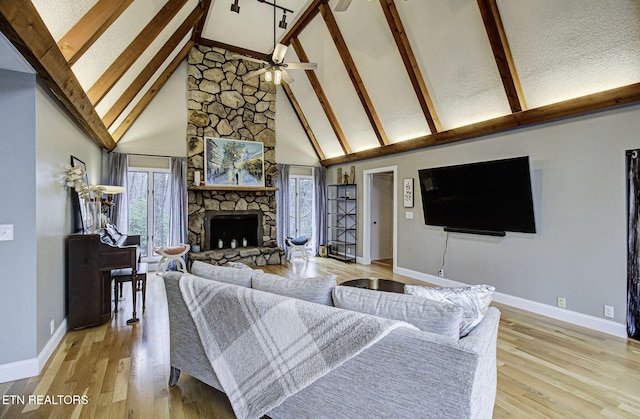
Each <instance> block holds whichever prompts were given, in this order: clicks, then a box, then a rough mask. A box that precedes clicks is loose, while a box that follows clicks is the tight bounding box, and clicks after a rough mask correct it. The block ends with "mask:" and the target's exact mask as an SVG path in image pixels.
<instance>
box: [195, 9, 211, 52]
mask: <svg viewBox="0 0 640 419" xmlns="http://www.w3.org/2000/svg"><path fill="white" fill-rule="evenodd" d="M210 8H211V0H200V9H201V10H202V18H201V19H200V20H199V21H198V24H197V25H196V27H195V29H194V30H193V35H192V36H191V39H192V40H193V41H194V42H199V41H200V38H202V30H203V29H204V24H205V22H206V21H207V16H209V9H210Z"/></svg>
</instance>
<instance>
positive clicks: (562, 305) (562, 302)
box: [558, 297, 567, 308]
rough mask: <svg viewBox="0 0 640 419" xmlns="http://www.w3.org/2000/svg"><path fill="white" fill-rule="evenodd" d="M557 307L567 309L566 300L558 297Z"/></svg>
mask: <svg viewBox="0 0 640 419" xmlns="http://www.w3.org/2000/svg"><path fill="white" fill-rule="evenodd" d="M558 307H560V308H567V299H566V298H564V297H558Z"/></svg>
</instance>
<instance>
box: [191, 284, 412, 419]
mask: <svg viewBox="0 0 640 419" xmlns="http://www.w3.org/2000/svg"><path fill="white" fill-rule="evenodd" d="M180 290H181V291H182V295H183V298H184V300H185V302H186V304H187V306H188V308H189V311H190V312H191V315H192V317H193V320H194V322H195V324H196V328H197V330H198V333H199V335H200V339H201V341H202V344H203V346H204V349H205V352H206V354H207V357H208V358H209V361H210V362H211V365H212V367H213V369H214V371H215V373H216V375H217V377H218V380H219V381H220V384H222V387H223V389H224V391H225V393H226V394H227V397H229V400H230V401H231V405H232V407H233V410H234V412H235V414H236V416H237V417H238V418H240V419H242V418H259V417H261V416H262V415H264V414H266V413H267V412H269V411H270V410H271V409H273V408H274V407H276V406H278V405H279V404H280V403H282V402H283V401H284V400H285V399H286V398H287V397H289V396H290V395H292V394H295V393H296V392H297V391H299V390H302V389H303V388H305V387H307V386H308V385H310V384H311V383H313V382H314V381H315V380H317V379H318V378H320V377H322V376H323V375H325V374H326V373H328V372H329V371H331V370H332V369H333V368H335V367H338V366H340V365H341V364H342V363H344V362H345V361H347V360H349V359H350V358H352V357H353V356H355V355H357V354H358V353H360V352H361V351H363V350H364V349H366V348H368V347H369V346H371V345H373V344H374V343H375V342H377V341H378V340H380V339H381V338H382V337H384V336H385V335H386V334H387V333H389V332H390V331H391V330H393V329H395V328H396V327H399V326H405V327H413V326H411V325H409V324H407V323H404V322H398V321H394V320H387V319H383V318H380V317H375V316H370V315H366V314H361V313H356V312H351V311H347V310H341V309H336V308H331V307H327V306H323V305H320V304H313V303H310V302H307V301H302V300H296V299H293V298H286V297H282V296H279V295H275V294H269V293H266V292H261V291H257V290H251V289H249V288H244V287H238V286H235V285H229V284H223V283H220V282H216V281H211V280H207V279H203V278H200V277H197V276H194V275H191V274H184V275H182V277H181V279H180Z"/></svg>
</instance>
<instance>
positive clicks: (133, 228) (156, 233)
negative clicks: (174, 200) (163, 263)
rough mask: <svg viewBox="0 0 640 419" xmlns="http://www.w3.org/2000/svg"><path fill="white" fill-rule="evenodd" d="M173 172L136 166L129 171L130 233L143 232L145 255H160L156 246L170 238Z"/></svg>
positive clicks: (151, 257) (142, 249) (140, 233)
mask: <svg viewBox="0 0 640 419" xmlns="http://www.w3.org/2000/svg"><path fill="white" fill-rule="evenodd" d="M170 177H171V173H170V172H169V170H162V169H148V170H145V169H138V168H136V169H132V170H129V172H128V190H127V195H128V203H129V208H128V214H129V220H128V222H129V230H128V231H129V234H139V235H140V250H141V252H142V257H143V258H145V260H147V261H150V260H153V259H157V258H159V257H160V256H158V255H156V254H154V253H153V248H154V246H166V245H167V244H168V239H169V197H170V194H171V190H170V189H171V187H170V182H169V181H170Z"/></svg>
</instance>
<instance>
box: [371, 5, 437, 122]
mask: <svg viewBox="0 0 640 419" xmlns="http://www.w3.org/2000/svg"><path fill="white" fill-rule="evenodd" d="M380 5H381V6H382V10H383V11H384V16H385V17H386V19H387V23H388V24H389V29H391V34H392V35H393V39H394V40H395V41H396V46H397V47H398V52H400V57H402V62H403V63H404V67H405V68H406V70H407V75H408V76H409V80H411V85H412V86H413V90H414V91H415V93H416V97H417V98H418V103H419V104H420V108H421V109H422V114H423V115H424V118H425V119H426V120H427V125H428V126H429V130H430V131H431V133H436V132H439V131H442V125H441V124H440V119H439V118H438V113H437V112H436V107H435V105H434V104H433V101H432V100H431V95H429V90H428V89H427V85H426V83H425V82H424V78H423V77H422V73H421V72H420V66H419V65H418V61H417V60H416V57H415V55H414V54H413V49H412V48H411V43H410V42H409V38H408V37H407V33H406V32H405V30H404V25H403V24H402V20H401V19H400V14H399V13H398V9H397V8H396V5H395V3H394V2H393V0H380Z"/></svg>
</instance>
